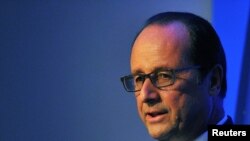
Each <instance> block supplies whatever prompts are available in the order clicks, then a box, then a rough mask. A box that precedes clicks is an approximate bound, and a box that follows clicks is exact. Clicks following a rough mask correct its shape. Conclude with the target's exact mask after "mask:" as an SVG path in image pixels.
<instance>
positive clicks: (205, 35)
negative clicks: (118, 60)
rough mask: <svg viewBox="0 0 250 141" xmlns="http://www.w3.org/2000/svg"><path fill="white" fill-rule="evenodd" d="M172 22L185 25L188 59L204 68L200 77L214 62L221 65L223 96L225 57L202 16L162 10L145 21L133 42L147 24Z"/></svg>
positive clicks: (214, 33)
mask: <svg viewBox="0 0 250 141" xmlns="http://www.w3.org/2000/svg"><path fill="white" fill-rule="evenodd" d="M173 22H180V23H182V24H184V25H185V26H186V28H187V30H188V32H189V35H190V40H191V58H190V59H191V61H192V62H193V63H194V64H195V65H200V66H201V67H202V68H206V69H201V71H200V72H201V76H202V77H204V76H205V75H206V74H207V72H208V71H209V70H210V69H211V68H212V67H213V66H215V65H216V64H220V65H221V66H222V67H223V74H224V76H223V80H222V86H221V92H220V96H221V97H222V98H224V97H225V95H226V90H227V80H226V71H227V70H226V57H225V53H224V49H223V47H222V44H221V41H220V39H219V37H218V35H217V33H216V31H215V29H214V28H213V27H212V25H211V24H210V23H209V22H208V21H207V20H205V19H204V18H201V17H200V16H197V15H195V14H192V13H188V12H164V13H159V14H156V15H154V16H152V17H150V18H149V19H148V20H147V21H146V23H145V24H144V26H143V27H142V28H141V30H140V31H139V32H138V34H137V35H136V37H135V39H134V41H133V44H134V42H135V40H136V38H137V37H138V36H139V34H140V33H141V32H142V30H143V29H144V28H146V27H148V26H149V25H153V24H156V25H168V24H170V23H173Z"/></svg>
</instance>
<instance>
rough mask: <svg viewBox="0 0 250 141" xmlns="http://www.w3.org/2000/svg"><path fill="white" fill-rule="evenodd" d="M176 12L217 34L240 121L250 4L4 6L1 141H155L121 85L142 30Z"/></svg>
mask: <svg viewBox="0 0 250 141" xmlns="http://www.w3.org/2000/svg"><path fill="white" fill-rule="evenodd" d="M171 10H173V11H188V12H193V13H196V14H198V15H200V16H202V17H204V18H206V19H208V20H209V21H211V22H212V24H213V25H214V27H215V28H216V30H217V31H218V34H219V35H220V37H221V40H222V43H223V45H224V47H225V51H226V55H227V59H228V63H229V64H228V66H229V67H228V69H229V70H228V76H227V77H228V81H229V84H228V85H229V89H228V94H227V97H226V99H225V108H226V112H227V113H228V114H230V115H232V117H233V118H234V119H236V114H235V113H236V108H237V93H238V91H239V90H238V89H239V85H240V78H241V77H242V76H240V72H241V64H242V61H243V60H244V58H243V57H242V56H243V52H244V51H243V50H244V47H245V39H246V28H247V25H248V23H247V19H248V11H249V2H248V1H247V0H244V1H241V2H232V3H229V2H228V1H226V0H221V1H220V2H218V1H216V0H215V1H210V0H203V1H200V0H191V1H186V2H183V1H182V0H176V1H171V2H170V1H165V0H159V1H157V2H156V1H151V0H146V1H143V2H142V1H140V0H128V1H115V0H102V1H98V0H97V1H90V0H72V1H66V0H61V1H59V0H43V1H42V0H36V1H34V0H26V1H25V2H21V1H18V0H16V1H15V0H10V1H1V2H0V37H1V39H0V67H1V69H0V141H85V140H86V141H118V140H119V141H128V140H129V141H133V140H134V141H137V140H144V141H150V140H152V139H151V137H149V135H148V134H147V131H146V129H145V127H144V125H143V124H142V123H141V121H140V119H139V117H138V115H137V111H136V104H135V100H134V97H133V95H129V94H127V93H126V92H125V91H124V89H123V86H122V84H121V82H120V80H119V78H120V76H122V75H125V74H128V73H129V72H130V71H129V53H130V45H131V42H132V40H133V37H134V36H135V34H136V32H137V30H138V29H139V27H140V26H141V25H142V23H143V22H144V21H145V20H146V19H147V18H148V17H150V16H152V15H154V14H156V13H159V12H163V11H171ZM243 77H244V76H243ZM246 83H247V82H246ZM248 95H249V92H248ZM248 107H250V106H249V105H248ZM248 116H249V115H248ZM245 117H247V115H246V116H245ZM239 122H241V123H249V120H247V118H245V119H244V120H242V121H239Z"/></svg>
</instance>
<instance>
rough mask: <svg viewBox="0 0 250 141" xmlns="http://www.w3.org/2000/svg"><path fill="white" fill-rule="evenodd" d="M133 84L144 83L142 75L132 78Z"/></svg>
mask: <svg viewBox="0 0 250 141" xmlns="http://www.w3.org/2000/svg"><path fill="white" fill-rule="evenodd" d="M134 80H135V83H141V82H143V81H144V77H143V75H137V76H134Z"/></svg>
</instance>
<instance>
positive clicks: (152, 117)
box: [146, 110, 168, 123]
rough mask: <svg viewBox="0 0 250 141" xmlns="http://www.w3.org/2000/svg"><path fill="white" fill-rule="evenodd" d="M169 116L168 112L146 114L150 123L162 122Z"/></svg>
mask: <svg viewBox="0 0 250 141" xmlns="http://www.w3.org/2000/svg"><path fill="white" fill-rule="evenodd" d="M167 114H168V111H167V110H162V111H150V112H147V113H146V120H147V121H148V122H150V123H157V122H161V121H162V120H163V119H164V117H165V116H166V115H167Z"/></svg>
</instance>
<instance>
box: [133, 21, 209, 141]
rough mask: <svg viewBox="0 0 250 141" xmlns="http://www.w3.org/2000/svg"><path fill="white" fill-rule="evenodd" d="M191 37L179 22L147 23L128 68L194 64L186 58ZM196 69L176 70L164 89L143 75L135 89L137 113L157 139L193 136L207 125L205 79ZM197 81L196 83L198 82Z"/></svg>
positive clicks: (143, 69) (145, 71)
mask: <svg viewBox="0 0 250 141" xmlns="http://www.w3.org/2000/svg"><path fill="white" fill-rule="evenodd" d="M189 53H190V39H189V34H188V31H187V29H186V28H185V26H184V25H183V24H181V23H177V22H175V23H171V24H169V25H150V26H148V27H146V28H145V29H144V30H143V31H142V32H141V33H140V35H139V36H138V37H137V39H136V41H135V43H134V46H133V49H132V54H131V72H132V73H133V74H135V75H136V74H138V73H140V74H141V73H142V74H148V73H151V72H154V71H156V70H157V69H159V68H161V69H162V68H165V69H169V68H170V69H178V68H185V67H190V66H193V64H192V62H191V61H190V59H189ZM198 79H199V75H198V70H197V69H191V70H187V71H183V72H180V73H178V74H177V78H176V81H175V83H174V84H173V85H170V86H167V87H165V88H164V90H160V89H158V88H156V87H155V86H154V85H153V84H152V83H151V81H150V79H146V80H145V81H144V84H143V86H142V89H141V90H140V91H139V92H136V93H135V96H136V101H137V109H138V113H139V116H140V118H141V120H142V121H143V123H144V124H145V125H146V127H147V129H148V132H149V133H150V135H151V136H152V137H153V138H155V139H158V140H163V139H169V138H175V137H177V136H183V137H184V138H185V135H187V136H186V137H190V136H191V137H193V136H197V135H198V134H200V133H201V132H202V131H200V129H202V130H203V129H205V128H206V123H207V120H208V117H209V113H210V111H211V109H210V108H209V107H210V105H211V99H210V98H209V94H208V85H209V84H208V81H206V80H203V81H202V82H201V83H199V82H198ZM198 83H199V84H198Z"/></svg>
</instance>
